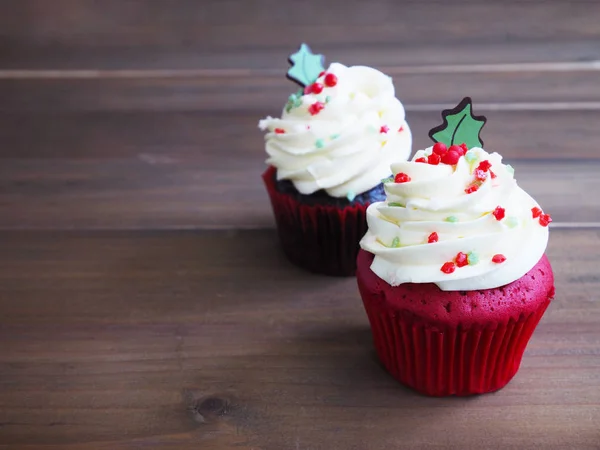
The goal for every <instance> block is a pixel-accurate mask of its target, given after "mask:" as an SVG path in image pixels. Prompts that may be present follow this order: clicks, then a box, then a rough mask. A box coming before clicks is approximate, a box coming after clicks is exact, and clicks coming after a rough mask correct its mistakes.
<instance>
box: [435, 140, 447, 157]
mask: <svg viewBox="0 0 600 450" xmlns="http://www.w3.org/2000/svg"><path fill="white" fill-rule="evenodd" d="M447 151H448V147H446V144H444V143H443V142H436V143H435V144H434V146H433V153H435V154H436V155H440V156H442V155H443V154H444V153H446V152H447Z"/></svg>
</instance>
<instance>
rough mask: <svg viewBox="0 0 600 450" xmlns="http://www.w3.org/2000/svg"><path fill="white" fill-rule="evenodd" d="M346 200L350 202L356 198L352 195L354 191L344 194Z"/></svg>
mask: <svg viewBox="0 0 600 450" xmlns="http://www.w3.org/2000/svg"><path fill="white" fill-rule="evenodd" d="M346 198H347V199H348V201H351V202H352V201H354V199H355V198H356V194H355V193H354V191H348V193H347V194H346Z"/></svg>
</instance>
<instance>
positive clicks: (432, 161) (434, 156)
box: [427, 153, 442, 166]
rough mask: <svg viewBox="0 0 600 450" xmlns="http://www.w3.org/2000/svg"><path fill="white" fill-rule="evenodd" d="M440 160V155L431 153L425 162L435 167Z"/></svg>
mask: <svg viewBox="0 0 600 450" xmlns="http://www.w3.org/2000/svg"><path fill="white" fill-rule="evenodd" d="M441 160H442V158H440V155H438V154H437V153H432V154H431V155H429V156H428V157H427V162H428V163H429V164H431V165H432V166H437V165H438V164H439V163H440V161H441Z"/></svg>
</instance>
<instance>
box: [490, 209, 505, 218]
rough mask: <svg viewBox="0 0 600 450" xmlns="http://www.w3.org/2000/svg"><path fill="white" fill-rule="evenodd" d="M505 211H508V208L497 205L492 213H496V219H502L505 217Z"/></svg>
mask: <svg viewBox="0 0 600 450" xmlns="http://www.w3.org/2000/svg"><path fill="white" fill-rule="evenodd" d="M505 213H506V210H505V209H504V208H502V207H501V206H497V207H496V209H495V210H494V212H493V213H492V214H493V215H494V217H495V218H496V220H502V219H504V215H505Z"/></svg>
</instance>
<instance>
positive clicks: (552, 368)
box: [0, 230, 600, 449]
mask: <svg viewBox="0 0 600 450" xmlns="http://www.w3.org/2000/svg"><path fill="white" fill-rule="evenodd" d="M0 245H1V248H2V252H0V309H1V310H2V315H1V316H0V346H1V348H2V351H1V352H0V448H3V449H9V448H10V449H14V448H38V447H39V446H42V445H44V448H50V449H58V448H61V449H62V448H69V449H71V448H73V449H74V448H78V449H109V448H110V449H115V448H118V449H126V448H141V447H144V448H178V449H188V448H190V449H191V448H208V449H217V448H218V449H221V448H225V449H226V448H242V449H251V448H252V449H256V448H260V449H287V448H314V449H321V448H322V449H326V448H327V449H338V448H339V449H365V448H398V447H401V446H406V447H410V448H434V447H442V446H443V447H444V448H461V449H480V448H497V447H498V448H499V447H502V448H534V447H537V446H539V447H543V448H549V449H563V448H587V449H593V448H597V445H598V443H599V442H600V431H599V430H598V427H597V423H598V421H599V420H600V378H599V377H598V372H599V369H600V359H599V358H598V354H599V352H600V330H599V329H598V326H597V324H598V322H599V321H600V301H599V300H600V298H599V297H598V292H600V278H599V277H598V276H597V270H596V268H597V266H598V264H599V263H600V261H599V260H598V255H600V234H599V233H598V231H597V230H553V231H552V236H551V240H550V246H549V256H550V259H551V261H552V263H553V266H554V271H555V274H556V286H557V296H556V299H555V301H554V302H553V304H552V305H551V307H550V309H549V310H548V312H547V314H546V315H545V316H544V318H543V320H542V322H541V324H540V325H539V327H538V329H537V331H536V333H535V335H534V336H533V339H532V341H531V342H530V345H529V347H528V349H527V352H526V355H525V358H524V360H523V364H522V366H521V369H520V371H519V373H518V374H517V376H516V377H515V379H514V380H513V381H512V382H511V383H510V384H509V385H508V386H507V387H506V388H504V389H503V390H501V391H499V392H498V393H495V394H490V395H485V396H480V397H475V398H467V399H435V398H426V397H422V396H419V395H417V394H415V393H413V392H411V391H409V390H407V389H404V388H402V387H401V386H399V385H398V384H397V383H396V382H395V381H394V380H393V379H392V378H391V377H390V376H388V375H387V374H386V373H385V371H384V370H383V369H382V368H381V367H380V366H379V365H378V364H377V362H376V361H375V358H374V354H373V349H372V343H371V338H370V335H369V329H368V323H367V319H366V317H365V314H364V311H363V309H362V306H361V303H360V299H359V295H358V292H357V289H356V285H355V281H354V280H353V279H350V278H349V279H334V278H327V277H321V276H316V275H311V274H307V273H304V272H302V271H300V270H299V269H296V268H295V267H293V266H292V265H290V264H289V263H288V262H287V261H286V260H285V259H284V258H283V256H282V254H281V252H280V250H279V248H278V245H277V241H276V236H275V233H274V231H273V230H264V231H245V232H229V231H223V232H168V231H165V232H144V233H142V232H23V231H20V232H7V231H2V232H0ZM259 255H260V256H259Z"/></svg>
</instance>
